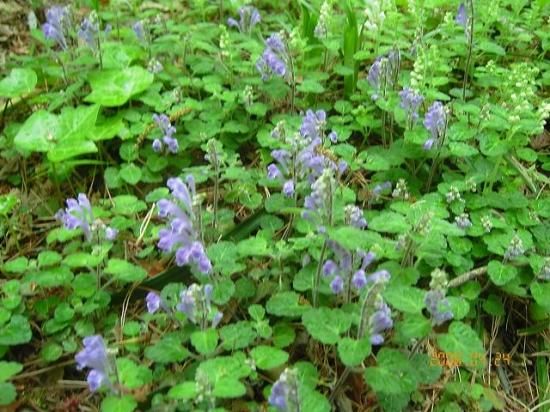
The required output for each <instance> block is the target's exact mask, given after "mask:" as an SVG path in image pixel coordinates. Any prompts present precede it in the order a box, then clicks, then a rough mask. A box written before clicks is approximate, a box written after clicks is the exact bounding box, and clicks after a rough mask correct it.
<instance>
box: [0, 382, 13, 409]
mask: <svg viewBox="0 0 550 412" xmlns="http://www.w3.org/2000/svg"><path fill="white" fill-rule="evenodd" d="M16 398H17V391H16V390H15V386H13V384H12V383H10V382H0V405H9V404H11V403H12V402H13V401H15V399H16Z"/></svg>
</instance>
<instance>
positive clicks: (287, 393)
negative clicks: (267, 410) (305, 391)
mask: <svg viewBox="0 0 550 412" xmlns="http://www.w3.org/2000/svg"><path fill="white" fill-rule="evenodd" d="M268 402H269V404H270V405H271V406H273V407H274V408H277V409H278V410H279V411H281V412H293V411H295V410H297V408H298V407H299V397H298V379H297V374H296V372H295V371H294V370H292V369H288V368H287V369H285V370H284V371H283V373H281V375H280V376H279V379H277V381H276V382H275V383H274V384H273V386H272V387H271V393H270V395H269V399H268Z"/></svg>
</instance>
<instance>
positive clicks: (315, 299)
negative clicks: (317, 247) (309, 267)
mask: <svg viewBox="0 0 550 412" xmlns="http://www.w3.org/2000/svg"><path fill="white" fill-rule="evenodd" d="M327 244H328V240H327V239H325V241H324V242H323V247H322V248H321V255H320V256H319V263H318V264H317V271H316V272H315V278H313V307H314V308H316V307H317V303H318V297H319V285H320V284H321V271H322V269H323V261H324V260H325V253H326V251H327Z"/></svg>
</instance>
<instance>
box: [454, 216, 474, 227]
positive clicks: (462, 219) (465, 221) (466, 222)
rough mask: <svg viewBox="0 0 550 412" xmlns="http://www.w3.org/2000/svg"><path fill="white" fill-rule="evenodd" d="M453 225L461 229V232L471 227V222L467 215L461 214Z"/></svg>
mask: <svg viewBox="0 0 550 412" xmlns="http://www.w3.org/2000/svg"><path fill="white" fill-rule="evenodd" d="M455 223H456V225H457V226H458V227H459V228H460V229H463V230H466V229H468V228H470V227H472V222H471V221H470V218H469V216H468V214H467V213H462V214H460V215H459V216H456V217H455Z"/></svg>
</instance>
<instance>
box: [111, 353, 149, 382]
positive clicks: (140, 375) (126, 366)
mask: <svg viewBox="0 0 550 412" xmlns="http://www.w3.org/2000/svg"><path fill="white" fill-rule="evenodd" d="M116 365H117V368H118V373H119V376H120V381H121V383H122V385H123V386H125V387H126V388H128V389H137V388H140V387H142V386H143V385H146V384H148V383H150V382H151V381H152V380H153V373H152V372H151V371H150V370H149V368H147V367H146V366H143V365H138V364H136V363H135V362H134V361H132V360H130V359H128V358H118V359H117V360H116Z"/></svg>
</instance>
